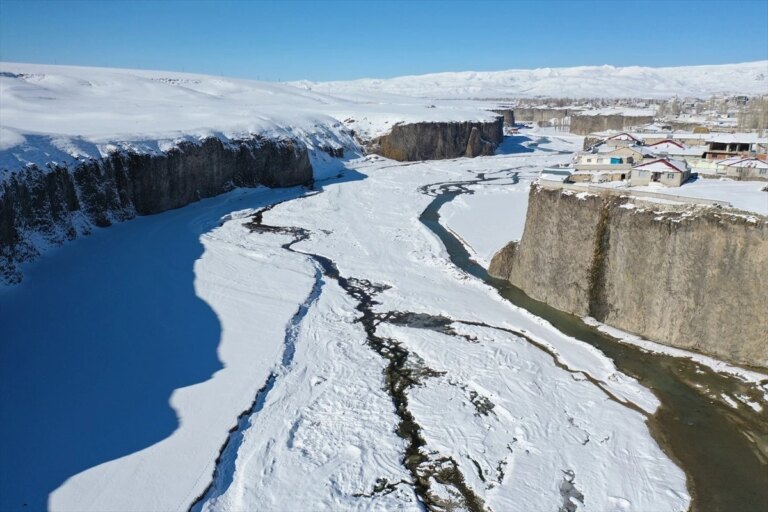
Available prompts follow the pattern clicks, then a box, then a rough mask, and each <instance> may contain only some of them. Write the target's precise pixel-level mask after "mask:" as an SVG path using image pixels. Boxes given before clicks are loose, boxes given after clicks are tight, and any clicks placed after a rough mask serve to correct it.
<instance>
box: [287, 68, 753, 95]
mask: <svg viewBox="0 0 768 512" xmlns="http://www.w3.org/2000/svg"><path fill="white" fill-rule="evenodd" d="M294 83H295V84H296V85H298V86H301V87H304V88H305V89H307V90H312V91H317V92H326V93H333V94H335V95H345V94H353V95H357V94H360V93H361V92H367V93H370V94H375V93H389V94H405V95H410V96H421V97H428V98H455V99H466V98H520V97H536V96H539V97H551V98H664V97H672V96H698V97H707V96H710V95H712V94H717V93H732V94H765V91H766V89H767V88H768V61H758V62H747V63H743V64H725V65H717V66H681V67H669V68H649V67H640V66H630V67H614V66H580V67H572V68H541V69H511V70H506V71H477V72H475V71H465V72H456V73H434V74H429V75H417V76H402V77H397V78H388V79H373V78H367V79H362V80H351V81H347V82H309V81H301V82H294Z"/></svg>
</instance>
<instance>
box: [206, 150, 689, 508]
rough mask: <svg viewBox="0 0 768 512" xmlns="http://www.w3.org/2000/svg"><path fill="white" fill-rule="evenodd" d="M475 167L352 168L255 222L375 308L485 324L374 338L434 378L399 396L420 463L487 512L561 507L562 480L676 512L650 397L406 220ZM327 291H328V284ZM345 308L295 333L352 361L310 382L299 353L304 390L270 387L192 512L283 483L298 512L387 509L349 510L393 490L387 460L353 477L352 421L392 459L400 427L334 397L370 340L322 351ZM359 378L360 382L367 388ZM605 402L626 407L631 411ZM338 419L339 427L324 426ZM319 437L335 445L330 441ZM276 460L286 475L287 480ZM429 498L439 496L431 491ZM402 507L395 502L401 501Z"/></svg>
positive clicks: (617, 499)
mask: <svg viewBox="0 0 768 512" xmlns="http://www.w3.org/2000/svg"><path fill="white" fill-rule="evenodd" d="M476 166H477V162H475V161H473V160H465V159H460V160H457V161H454V162H436V163H425V164H416V165H403V164H397V165H393V164H392V163H390V162H388V161H381V160H380V159H372V160H371V161H370V162H360V164H358V165H356V166H355V168H356V169H357V170H358V171H359V172H361V173H363V174H364V175H366V178H365V179H363V180H359V181H351V182H349V183H346V184H345V185H343V186H332V185H329V186H327V187H326V191H325V192H324V193H323V194H320V195H315V196H312V197H308V198H305V199H302V200H299V201H293V202H288V203H284V204H282V205H280V206H279V207H277V208H275V209H274V210H272V211H270V212H268V213H267V214H266V215H265V222H267V223H268V224H270V225H279V226H303V227H306V228H310V229H311V230H312V232H313V234H314V235H313V236H312V237H311V238H310V239H309V240H307V241H304V242H301V243H299V244H297V245H296V249H297V250H300V251H305V252H311V253H318V254H321V255H323V256H325V257H327V258H330V259H332V260H333V261H334V262H335V263H336V264H337V266H338V268H339V271H340V273H341V276H342V277H345V278H348V279H349V278H354V279H365V280H368V281H370V282H371V283H374V284H382V285H386V286H387V287H388V288H387V289H386V290H384V291H382V292H380V293H379V294H378V295H377V296H376V301H377V302H378V303H379V304H377V305H376V306H375V311H377V312H381V313H383V312H388V311H392V312H397V311H399V312H412V313H420V314H422V315H431V316H435V315H439V316H442V317H447V318H449V319H456V320H460V321H465V322H470V323H483V324H487V325H489V326H492V327H472V326H467V325H464V324H456V325H457V327H456V330H457V331H459V334H465V335H466V336H467V337H469V338H471V339H472V341H469V340H468V339H467V338H465V337H462V336H455V335H448V334H445V333H443V334H437V333H433V332H432V331H429V330H426V331H425V330H424V329H414V328H407V327H397V326H393V325H391V324H388V323H386V322H385V323H382V324H380V325H381V327H379V328H377V335H379V336H383V337H385V338H391V339H395V340H397V342H399V343H400V345H401V347H404V348H405V349H407V351H408V353H409V361H411V363H410V364H412V365H414V366H415V367H417V368H420V369H421V370H422V371H424V372H438V373H440V375H439V376H437V375H435V376H432V377H426V378H424V379H423V380H421V381H420V383H419V385H418V386H416V387H414V388H413V390H412V392H409V397H410V400H411V402H410V403H411V405H410V406H409V407H411V409H412V410H411V412H412V413H413V415H414V418H415V419H416V421H417V422H418V423H419V425H420V427H421V429H422V435H423V437H424V439H425V441H426V447H425V448H424V451H425V452H426V453H429V454H430V456H429V459H430V460H438V459H442V458H446V457H447V458H450V459H451V460H453V461H454V462H455V463H456V464H457V465H458V468H459V470H460V471H461V474H462V475H463V477H464V479H465V480H466V482H467V484H468V485H469V486H470V487H471V489H472V490H473V491H474V492H475V493H476V494H477V495H478V496H479V497H480V498H481V499H482V500H483V501H484V502H485V503H486V504H488V505H490V506H491V507H492V508H494V509H499V510H501V509H508V508H509V507H512V508H514V507H515V506H520V505H522V504H529V506H531V507H533V508H535V509H540V508H544V509H556V508H557V507H559V506H560V505H562V503H563V499H564V498H563V496H562V494H561V492H562V489H563V482H564V481H566V480H568V479H569V478H571V477H570V476H569V475H571V472H572V474H573V475H575V477H574V485H575V487H576V488H577V489H578V492H579V493H581V494H583V496H586V497H588V498H587V499H586V502H589V504H590V507H594V510H608V509H611V508H616V507H625V509H627V510H645V509H658V510H677V509H681V508H685V507H686V504H687V502H688V499H689V498H688V496H687V493H686V491H685V479H684V475H683V474H682V473H681V472H680V471H679V469H677V468H676V467H675V466H674V464H672V463H671V462H669V461H668V460H667V459H666V457H664V455H663V454H662V452H661V451H660V450H659V448H658V446H657V445H656V443H655V442H654V441H653V440H652V438H651V437H650V436H649V434H648V431H647V427H646V425H645V422H644V415H643V414H641V413H640V412H639V411H643V410H644V411H652V410H654V408H655V407H656V400H655V398H654V397H653V395H652V394H650V393H649V392H648V391H647V390H645V389H643V388H642V387H640V386H638V385H637V384H636V383H635V382H633V381H632V380H631V379H627V378H626V377H625V376H622V375H621V374H619V373H617V372H616V371H615V369H614V368H613V365H612V364H611V362H610V361H609V360H608V359H606V358H605V357H604V356H602V355H601V354H600V353H599V352H598V351H596V350H594V349H593V348H592V347H590V346H588V345H585V344H582V343H580V342H576V341H575V340H573V339H570V338H567V337H566V336H564V335H562V334H560V333H559V332H558V331H556V330H555V329H553V328H552V327H551V326H549V324H547V323H546V322H543V321H541V320H539V319H537V318H535V317H532V316H531V315H530V314H528V313H526V312H524V311H522V310H519V309H517V308H515V307H513V306H511V305H510V304H509V303H506V302H504V301H502V300H500V298H499V297H498V296H496V294H495V292H494V291H493V290H492V289H491V288H489V287H487V286H486V285H484V284H482V283H481V282H479V281H477V280H475V279H472V278H469V277H468V276H467V275H466V274H464V273H463V272H460V271H458V270H457V269H455V268H454V267H453V266H452V265H450V264H449V263H448V262H447V260H446V257H445V253H444V249H443V247H442V245H441V243H440V241H439V240H437V239H436V238H435V237H434V236H433V235H432V234H431V233H430V232H429V231H428V230H427V229H426V228H425V227H424V226H423V225H421V223H419V222H418V221H417V220H416V219H417V218H418V216H419V214H420V212H421V210H422V209H423V208H424V207H425V206H426V204H427V203H428V201H429V200H430V197H428V196H425V195H423V194H420V193H419V192H418V188H419V187H420V186H423V185H425V184H428V183H431V182H443V181H446V180H447V179H451V178H454V179H456V180H462V179H466V177H467V173H468V171H470V170H472V169H475V168H476ZM374 197H375V198H376V200H375V201H374V200H373V198H374ZM395 205H397V206H396V207H395ZM328 282H329V283H331V284H330V285H329V286H330V287H331V288H330V289H331V290H332V293H334V295H337V294H338V291H339V290H338V287H337V286H336V285H335V284H334V282H333V281H330V280H328ZM351 306H352V304H349V303H347V304H346V305H345V304H344V301H340V300H334V301H329V302H327V303H324V302H323V301H322V299H321V301H319V302H318V305H317V307H318V308H319V309H320V311H321V313H322V314H319V315H309V316H308V317H307V319H306V320H305V322H304V323H302V332H304V334H302V335H301V336H300V341H299V344H301V343H322V344H326V343H331V342H334V343H340V344H343V345H344V346H347V345H351V346H350V348H348V349H347V350H348V351H350V352H352V353H350V354H348V355H341V354H339V355H338V356H335V363H336V364H334V365H330V366H324V367H323V368H322V370H318V369H316V367H317V361H316V359H317V357H319V354H318V355H316V354H313V353H312V349H311V348H309V347H308V348H306V349H301V350H307V355H306V356H301V355H300V354H299V351H297V355H296V359H295V360H294V366H293V367H292V369H291V371H290V374H299V375H301V376H302V379H303V381H302V382H303V384H302V385H301V386H300V390H301V391H300V392H298V393H292V392H291V391H292V389H293V386H295V385H296V384H294V383H293V378H294V377H291V376H290V375H286V377H285V378H284V379H279V380H278V381H277V382H276V384H275V387H274V390H273V392H272V393H274V395H273V394H270V396H268V397H267V398H266V401H265V404H264V407H263V408H262V409H261V410H260V411H259V412H258V413H257V414H255V415H254V416H253V417H252V418H251V419H250V424H251V426H250V427H249V428H248V429H247V430H246V431H245V433H244V436H243V439H244V441H243V444H242V445H241V448H240V451H239V452H238V456H237V457H236V458H235V460H234V462H233V463H234V473H233V476H232V478H231V480H230V479H228V480H227V481H226V482H225V487H224V488H222V489H217V491H216V493H215V495H216V498H215V500H212V501H210V502H207V503H205V504H203V508H206V509H207V508H212V509H230V508H254V507H255V508H260V509H264V510H271V509H279V508H280V502H279V500H278V499H277V497H276V493H275V492H274V491H273V487H277V488H279V489H282V488H283V487H284V486H285V485H287V484H286V482H285V481H284V480H283V479H285V478H290V479H291V481H292V482H295V481H297V480H299V481H302V482H309V483H308V484H307V485H305V486H304V485H302V486H301V489H299V490H294V491H293V495H296V493H297V492H298V496H300V497H301V499H302V500H304V501H302V502H303V503H312V504H313V506H316V508H334V507H338V506H340V505H344V504H345V503H346V504H347V506H354V507H355V508H379V507H384V508H386V507H387V506H388V504H389V503H390V501H389V500H390V499H391V497H390V496H391V495H386V498H385V501H383V502H381V503H379V502H378V500H379V498H378V497H376V498H375V499H372V498H360V499H358V500H357V501H354V500H351V498H350V493H353V492H354V493H358V494H371V493H372V492H373V490H374V487H375V483H376V480H378V479H379V478H386V479H387V481H388V482H393V481H395V482H397V481H398V480H397V479H398V478H402V476H401V475H399V474H398V473H397V471H394V468H392V467H390V466H389V463H382V464H383V465H384V468H382V470H381V471H380V472H379V473H378V474H377V475H376V478H373V477H372V475H371V473H369V472H366V471H360V470H359V469H356V468H359V467H360V464H361V463H362V462H361V461H365V460H368V458H369V457H370V453H369V450H370V446H368V445H367V441H366V440H367V436H364V435H361V434H360V432H359V430H360V428H362V425H369V424H370V425H369V426H368V427H367V429H381V430H382V434H384V435H383V439H384V441H383V445H382V455H381V456H382V457H383V458H384V459H385V460H389V459H388V457H389V455H388V453H391V450H392V449H393V448H392V446H396V443H394V440H393V441H387V439H388V437H387V436H386V433H387V432H391V431H392V430H394V429H395V425H396V424H395V423H391V424H390V425H389V426H387V421H386V417H387V416H386V415H385V416H384V417H383V418H381V419H379V418H377V421H374V422H371V420H370V418H369V416H368V415H367V414H360V413H359V411H361V410H365V409H366V408H370V407H373V405H372V404H375V403H376V400H377V399H376V398H375V397H374V398H372V399H371V400H369V399H368V397H367V396H366V395H365V394H358V393H357V392H355V391H354V388H353V390H352V391H351V392H349V393H343V394H340V390H336V391H332V390H335V389H336V386H341V385H342V384H341V383H343V382H344V380H343V379H346V378H348V377H347V375H348V374H350V373H352V372H355V371H356V370H355V364H356V363H355V361H356V360H357V358H358V357H360V356H359V355H356V351H357V350H359V349H358V348H357V347H359V346H360V345H365V343H366V341H365V339H364V337H363V336H362V333H360V332H359V331H358V332H357V333H355V331H354V330H353V331H351V332H349V333H347V334H334V333H336V331H331V335H330V338H331V339H328V334H327V331H328V329H327V320H323V319H324V318H327V317H328V316H331V317H333V318H339V317H341V318H344V317H345V315H346V314H347V313H345V311H349V309H350V308H351ZM324 309H325V312H324V313H323V310H324ZM507 329H508V330H513V331H515V332H524V333H525V335H527V336H529V337H531V338H533V339H534V340H536V341H537V342H539V343H541V344H542V345H543V346H544V347H548V349H549V350H551V351H552V353H554V354H555V356H554V358H555V359H554V360H553V358H552V357H551V356H550V355H549V354H548V353H547V352H546V351H543V350H541V349H539V348H536V346H535V345H532V344H530V343H529V342H527V341H526V340H525V339H523V338H521V337H520V336H519V335H515V334H512V333H510V332H508V331H507ZM304 340H306V341H304ZM310 340H311V341H310ZM448 346H450V350H447V349H446V348H447V347H448ZM554 363H559V364H554ZM560 365H561V366H560ZM443 372H445V373H443ZM360 373H365V372H360ZM360 373H356V375H358V377H356V380H355V385H356V386H358V387H359V386H363V387H366V386H372V384H371V383H367V382H366V381H367V379H368V376H364V375H362V374H360ZM587 376H590V377H592V378H594V379H597V380H599V381H600V382H602V383H603V385H604V386H605V388H604V389H603V388H601V387H598V386H596V385H594V384H593V383H591V381H590V380H589V378H588V377H587ZM339 379H341V380H339ZM328 388H331V390H329V389H328ZM478 397H480V399H478ZM614 397H615V398H614ZM486 400H487V402H486ZM616 400H618V401H629V402H631V403H634V404H635V407H636V408H637V409H633V408H629V407H626V406H624V405H621V404H620V403H619V402H617V401H616ZM477 403H484V404H486V405H489V404H491V405H492V412H489V413H488V414H484V413H482V412H478V409H477V407H478V406H477ZM332 411H336V412H335V413H333V412H332ZM273 415H275V416H278V417H279V418H280V422H279V423H278V424H279V425H283V426H284V427H283V428H282V429H277V430H276V429H275V428H270V427H269V425H270V422H271V421H274V420H273V419H271V418H272V416H273ZM339 418H340V420H339V421H341V422H342V423H343V424H344V425H345V428H344V429H343V430H342V429H339V428H335V427H334V425H335V422H336V421H337V419H339ZM328 422H330V423H331V426H328V424H327V423H328ZM262 423H265V424H266V426H262ZM367 429H365V430H367ZM330 432H332V433H333V434H334V435H333V437H330V438H328V436H329V435H330ZM589 440H592V442H589ZM630 447H631V448H630ZM316 452H317V453H318V455H314V454H315V453H316ZM627 453H632V454H633V455H632V457H627V455H626V454H627ZM284 464H287V465H289V466H290V468H291V471H286V470H285V469H283V467H282V466H283V465H284ZM627 471H630V472H633V473H634V472H640V474H642V475H645V476H644V477H643V478H642V479H641V480H638V481H637V482H635V483H634V484H630V483H629V482H628V481H627V480H626V479H624V478H622V477H620V476H619V475H626V474H627V473H626V472H627ZM281 475H282V476H281ZM393 479H395V480H393ZM405 480H406V481H409V480H410V478H408V477H406V478H405ZM483 480H485V482H483ZM322 482H325V483H324V484H323V483H322ZM287 488H292V487H290V486H289V487H287ZM433 491H434V492H435V493H436V494H438V495H440V496H443V497H446V496H449V495H450V492H449V491H450V490H448V489H442V488H441V487H440V486H439V485H437V484H435V486H434V488H433ZM453 491H455V489H454V490H453ZM397 493H399V494H400V493H402V494H404V495H405V496H408V495H410V494H411V491H410V490H409V486H408V485H407V484H401V485H399V486H397ZM374 494H375V493H374ZM399 503H400V506H405V503H408V501H406V502H403V501H402V500H401V501H400V502H399ZM410 503H411V505H412V507H411V508H414V509H417V508H418V507H417V506H416V504H415V503H414V502H413V501H410ZM530 504H535V505H530Z"/></svg>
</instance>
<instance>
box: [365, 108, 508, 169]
mask: <svg viewBox="0 0 768 512" xmlns="http://www.w3.org/2000/svg"><path fill="white" fill-rule="evenodd" d="M503 130H504V118H503V117H501V116H500V117H497V118H496V119H494V120H493V121H488V122H468V121H467V122H437V123H428V122H425V123H412V124H398V125H395V126H393V127H392V131H391V132H390V133H388V134H387V135H383V136H381V137H379V138H378V139H376V140H375V141H374V143H373V145H372V146H371V147H370V148H369V149H370V151H371V152H373V153H378V154H380V155H382V156H385V157H387V158H391V159H393V160H399V161H403V162H404V161H419V160H441V159H447V158H458V157H461V156H467V157H476V156H481V155H493V154H494V151H495V150H496V147H497V146H498V145H499V144H500V143H501V141H502V139H503V138H504V131H503Z"/></svg>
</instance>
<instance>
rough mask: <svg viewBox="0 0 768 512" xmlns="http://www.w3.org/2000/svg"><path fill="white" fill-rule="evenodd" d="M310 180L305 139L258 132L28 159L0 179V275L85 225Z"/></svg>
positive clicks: (14, 273) (10, 276)
mask: <svg viewBox="0 0 768 512" xmlns="http://www.w3.org/2000/svg"><path fill="white" fill-rule="evenodd" d="M311 180H312V166H311V164H310V160H309V154H308V151H307V148H306V146H304V145H303V144H301V143H299V142H296V141H293V140H271V139H265V138H260V137H254V138H250V139H246V140H230V141H228V142H222V141H221V140H219V139H218V138H214V137H212V138H207V139H204V140H202V141H201V142H200V143H198V144H196V143H191V142H183V143H181V144H179V145H178V146H176V147H174V148H173V149H171V150H169V151H167V152H163V153H157V154H140V153H134V152H130V151H120V152H115V153H112V154H110V155H109V156H107V157H106V158H103V159H101V160H86V161H81V162H79V163H77V164H75V165H73V166H70V167H64V166H52V167H50V168H48V169H39V168H37V167H35V166H30V167H28V168H26V169H23V170H20V171H17V172H15V173H13V174H12V175H10V176H7V177H6V178H5V179H4V180H3V181H2V183H0V280H4V281H5V282H9V283H16V282H19V281H20V280H21V273H20V272H19V269H18V263H20V262H22V261H26V260H29V259H32V258H34V257H36V256H37V255H38V253H39V251H40V249H41V246H44V245H47V244H59V243H62V242H63V241H65V240H71V239H74V238H75V237H77V236H78V235H80V234H87V233H88V232H89V231H90V230H91V228H92V227H93V226H101V227H103V226H109V225H110V224H111V223H113V222H116V221H122V220H127V219H130V218H133V217H135V216H136V215H149V214H153V213H159V212H163V211H166V210H170V209H173V208H178V207H181V206H184V205H187V204H189V203H192V202H194V201H198V200H200V199H202V198H205V197H212V196H215V195H217V194H220V193H222V192H225V191H227V190H230V189H232V188H234V187H255V186H258V185H266V186H269V187H284V186H293V185H299V184H304V183H308V182H310V181H311Z"/></svg>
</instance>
